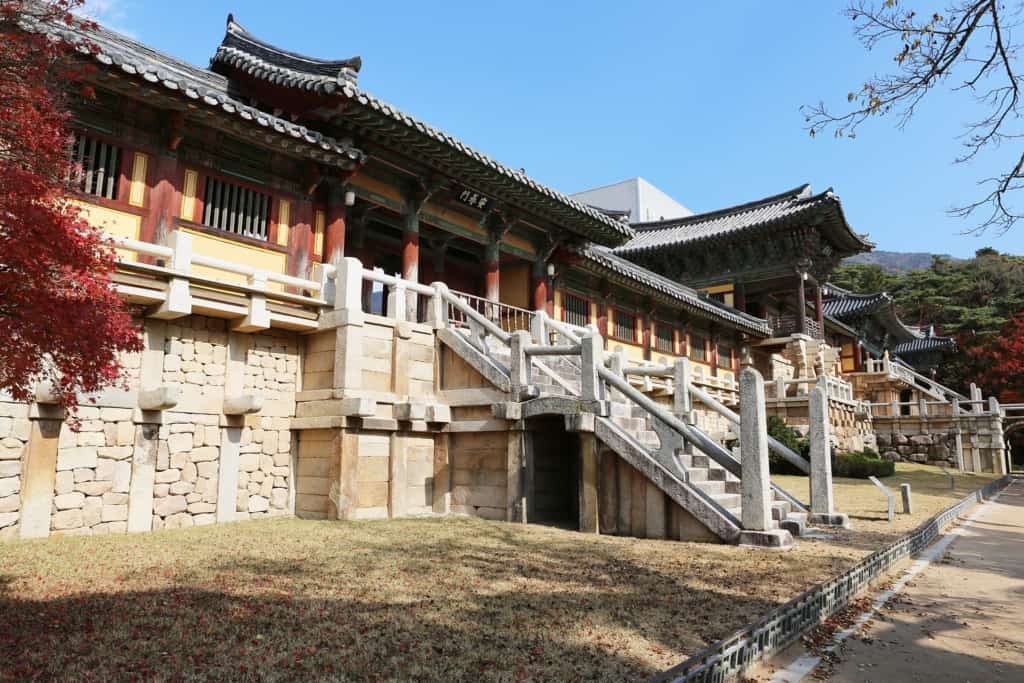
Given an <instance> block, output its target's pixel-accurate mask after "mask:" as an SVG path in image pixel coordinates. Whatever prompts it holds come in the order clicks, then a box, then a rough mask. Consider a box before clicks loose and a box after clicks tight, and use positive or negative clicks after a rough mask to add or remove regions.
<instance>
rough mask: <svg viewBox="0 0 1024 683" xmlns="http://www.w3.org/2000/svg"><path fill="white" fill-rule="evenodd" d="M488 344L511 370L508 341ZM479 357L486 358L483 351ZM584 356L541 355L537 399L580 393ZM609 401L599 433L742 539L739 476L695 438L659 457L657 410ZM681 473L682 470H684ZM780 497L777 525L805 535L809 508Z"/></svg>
mask: <svg viewBox="0 0 1024 683" xmlns="http://www.w3.org/2000/svg"><path fill="white" fill-rule="evenodd" d="M457 346H458V348H454V347H453V350H455V351H456V352H457V353H460V354H465V353H473V354H478V353H479V352H478V351H476V350H475V349H468V348H467V346H468V345H463V344H458V345H457ZM488 348H489V353H488V354H487V356H486V362H487V363H490V364H493V365H494V366H495V367H497V368H500V369H501V370H503V371H504V373H505V375H506V376H507V374H508V368H509V367H510V356H509V352H508V349H507V347H501V346H497V347H494V346H489V347H488ZM464 357H465V356H464ZM467 360H469V359H468V358H467ZM476 360H477V362H482V361H484V360H485V359H484V358H483V354H480V355H479V356H478V358H477V359H476ZM578 362H579V359H578V358H572V357H561V356H544V357H542V358H535V359H534V360H533V365H532V377H531V384H532V386H533V387H534V388H535V389H536V390H537V396H536V399H543V398H545V397H576V396H578V395H579V384H580V379H579V378H580V370H579V365H578ZM539 364H543V365H544V366H545V367H546V368H547V369H548V370H549V371H550V373H548V372H544V371H543V370H542V369H541V368H540V367H539ZM552 375H554V376H552ZM612 393H613V394H614V392H612ZM608 407H609V412H608V415H607V417H602V416H598V417H596V423H597V424H596V429H595V432H596V435H597V436H598V438H599V439H600V440H601V441H602V442H603V443H605V444H606V445H607V446H608V447H610V448H611V449H612V450H613V451H615V452H616V454H617V455H618V456H619V457H621V458H622V459H623V460H625V461H626V462H627V463H629V464H630V465H632V466H633V467H634V468H636V469H637V470H639V471H640V472H642V473H643V474H644V475H645V476H647V478H648V479H649V480H651V481H652V482H653V483H654V484H655V485H657V486H658V487H659V488H661V489H662V490H663V491H664V492H665V493H666V494H667V495H668V496H669V498H671V499H672V500H673V501H674V502H676V503H677V504H678V505H680V506H681V507H682V508H683V509H685V510H687V511H688V512H689V513H691V514H692V515H694V517H696V518H697V519H699V520H700V521H701V522H703V523H704V524H705V525H706V526H707V527H708V528H709V529H710V530H711V531H712V533H714V534H716V535H717V536H719V537H720V538H722V540H725V541H727V542H737V541H738V540H739V537H740V533H741V531H742V529H741V526H740V520H741V514H742V508H741V500H742V496H741V482H740V480H739V478H737V477H736V476H735V475H734V474H732V473H731V472H729V471H728V470H726V469H725V468H724V467H723V466H722V465H720V464H719V463H718V462H716V460H715V458H713V457H711V456H709V455H707V454H705V453H701V452H699V451H698V450H697V449H696V448H695V447H694V446H693V445H692V444H689V443H682V440H681V442H680V448H678V449H675V451H674V459H675V462H674V463H671V464H667V463H664V462H662V461H661V460H660V459H659V458H658V457H657V453H658V452H659V451H661V450H662V449H661V439H660V437H659V436H658V433H657V431H656V430H655V428H654V425H653V418H652V415H651V414H650V413H648V412H647V411H646V410H645V409H644V408H642V407H640V406H638V405H635V404H633V403H632V402H629V401H627V400H625V399H624V397H618V398H615V397H614V396H610V397H609V400H608ZM709 441H710V439H709ZM716 445H718V444H716ZM718 447H719V448H721V453H722V454H724V456H725V457H731V454H730V453H729V452H728V451H726V450H725V448H724V447H722V446H720V445H718ZM679 473H681V475H682V476H679ZM775 499H776V500H775V501H774V502H773V504H772V516H773V519H774V520H775V521H774V524H773V526H774V528H782V529H785V530H787V531H789V532H790V534H791V535H793V536H799V535H802V534H803V533H804V526H805V523H806V513H803V512H799V511H794V509H793V508H794V505H792V504H791V503H790V502H789V500H787V499H786V497H785V496H784V495H782V494H780V493H779V492H778V491H776V493H775Z"/></svg>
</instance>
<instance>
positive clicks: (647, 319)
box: [640, 311, 654, 360]
mask: <svg viewBox="0 0 1024 683" xmlns="http://www.w3.org/2000/svg"><path fill="white" fill-rule="evenodd" d="M640 320H641V321H642V323H641V324H642V325H643V328H642V330H641V331H642V332H643V335H642V336H641V337H640V343H641V344H643V347H644V360H650V359H651V325H652V324H653V322H654V312H653V311H650V312H648V313H644V314H642V315H641V316H640Z"/></svg>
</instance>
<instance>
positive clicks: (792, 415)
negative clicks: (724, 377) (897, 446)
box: [765, 394, 878, 452]
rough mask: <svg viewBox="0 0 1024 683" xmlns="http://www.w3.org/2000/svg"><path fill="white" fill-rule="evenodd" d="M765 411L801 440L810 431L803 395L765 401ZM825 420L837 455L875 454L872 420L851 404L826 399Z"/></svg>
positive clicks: (806, 400) (805, 397)
mask: <svg viewBox="0 0 1024 683" xmlns="http://www.w3.org/2000/svg"><path fill="white" fill-rule="evenodd" d="M765 410H766V412H767V414H768V415H775V416H777V417H779V418H781V419H782V420H783V421H785V423H786V424H787V425H789V426H790V427H792V428H794V429H796V430H797V431H798V432H800V433H801V434H803V435H804V436H806V435H807V433H808V431H809V430H810V422H809V412H808V410H809V402H808V396H807V394H804V395H802V396H790V397H788V398H785V399H782V400H778V399H775V398H769V399H768V400H767V401H766V402H765ZM829 420H830V425H829V426H830V429H831V438H832V446H833V447H834V448H835V449H837V450H838V451H840V452H849V451H861V450H864V449H865V448H871V449H873V450H877V447H878V443H877V441H876V438H875V431H874V425H873V423H872V419H871V417H870V416H868V415H861V414H858V413H857V411H856V409H855V404H853V403H850V402H848V401H842V400H838V399H829Z"/></svg>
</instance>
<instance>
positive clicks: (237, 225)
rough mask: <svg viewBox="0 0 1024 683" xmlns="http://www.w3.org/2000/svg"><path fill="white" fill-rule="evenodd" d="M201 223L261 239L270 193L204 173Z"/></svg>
mask: <svg viewBox="0 0 1024 683" xmlns="http://www.w3.org/2000/svg"><path fill="white" fill-rule="evenodd" d="M203 225H206V226H209V227H211V228H217V229H218V230H224V231H226V232H230V233H233V234H235V235H241V236H243V237H252V238H254V239H258V240H265V239H267V231H268V227H269V225H270V195H268V194H264V193H263V192H258V191H256V190H253V189H250V188H248V187H244V186H242V185H236V184H235V183H229V182H226V181H224V180H220V179H218V178H212V177H209V176H207V178H206V191H205V193H204V195H203Z"/></svg>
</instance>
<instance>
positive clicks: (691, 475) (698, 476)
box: [686, 467, 708, 484]
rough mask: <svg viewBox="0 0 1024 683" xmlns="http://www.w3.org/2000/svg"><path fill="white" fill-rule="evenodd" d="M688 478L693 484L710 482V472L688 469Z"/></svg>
mask: <svg viewBox="0 0 1024 683" xmlns="http://www.w3.org/2000/svg"><path fill="white" fill-rule="evenodd" d="M686 476H687V478H688V479H689V480H690V483H692V484H699V483H701V482H705V481H708V471H707V470H706V469H703V468H700V467H688V468H686Z"/></svg>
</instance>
